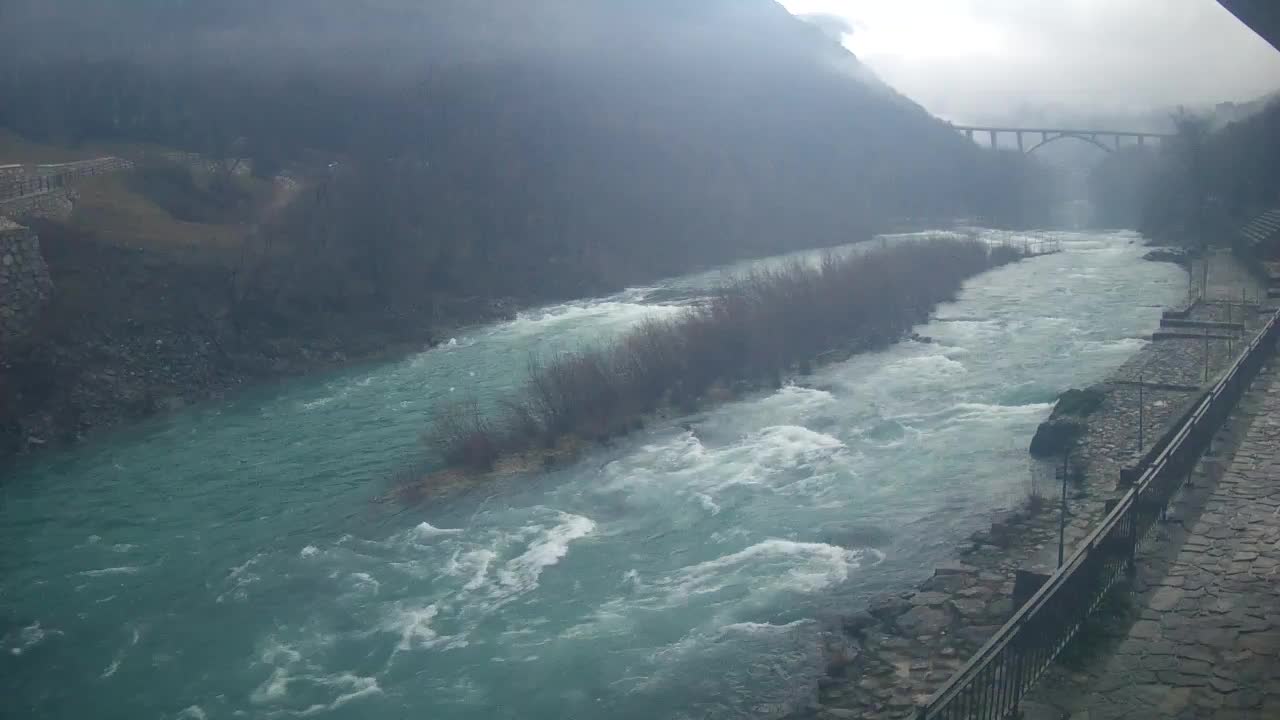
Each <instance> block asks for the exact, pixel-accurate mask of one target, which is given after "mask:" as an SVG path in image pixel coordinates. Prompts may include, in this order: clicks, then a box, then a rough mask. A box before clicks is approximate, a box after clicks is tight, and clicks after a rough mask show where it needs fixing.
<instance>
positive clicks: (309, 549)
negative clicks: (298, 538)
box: [298, 545, 320, 558]
mask: <svg viewBox="0 0 1280 720" xmlns="http://www.w3.org/2000/svg"><path fill="white" fill-rule="evenodd" d="M319 554H320V548H318V547H316V546H315V545H308V546H306V547H304V548H302V549H301V550H299V551H298V557H300V558H309V557H315V556H316V555H319Z"/></svg>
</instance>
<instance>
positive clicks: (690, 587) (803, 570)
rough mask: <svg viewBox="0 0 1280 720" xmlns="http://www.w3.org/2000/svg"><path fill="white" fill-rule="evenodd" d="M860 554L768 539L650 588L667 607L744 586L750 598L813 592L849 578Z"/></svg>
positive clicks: (695, 566)
mask: <svg viewBox="0 0 1280 720" xmlns="http://www.w3.org/2000/svg"><path fill="white" fill-rule="evenodd" d="M862 554H863V553H862V551H861V550H849V549H846V548H842V547H838V546H836V545H828V544H826V543H809V542H795V541H792V540H779V539H770V540H764V541H762V542H758V543H756V544H754V545H751V546H750V547H747V548H745V549H743V550H739V551H738V552H735V553H730V554H728V555H723V556H721V557H718V558H715V559H714V560H708V561H706V562H701V563H698V564H696V565H692V566H689V567H686V568H683V569H681V570H680V571H678V572H676V573H674V574H673V575H671V576H669V577H666V578H663V579H662V580H660V581H658V582H656V583H654V586H655V587H657V588H660V589H662V590H663V592H664V593H665V598H664V602H665V603H666V604H667V605H668V606H670V605H677V604H683V603H685V602H688V601H689V599H690V598H691V597H694V596H699V595H710V594H713V593H717V592H719V591H721V590H724V589H726V588H729V587H733V586H739V585H746V586H748V592H749V593H752V594H755V593H761V592H774V591H787V592H797V593H813V592H817V591H819V590H822V589H824V588H827V587H830V586H832V585H835V584H837V583H841V582H844V581H845V580H846V579H848V577H849V570H850V568H856V567H858V566H859V563H860V560H861V558H862Z"/></svg>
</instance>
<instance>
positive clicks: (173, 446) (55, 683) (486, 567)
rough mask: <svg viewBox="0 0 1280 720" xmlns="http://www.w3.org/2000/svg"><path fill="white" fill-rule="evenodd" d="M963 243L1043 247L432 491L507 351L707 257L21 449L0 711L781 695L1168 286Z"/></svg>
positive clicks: (621, 701)
mask: <svg viewBox="0 0 1280 720" xmlns="http://www.w3.org/2000/svg"><path fill="white" fill-rule="evenodd" d="M985 234H986V235H987V236H988V237H991V238H992V239H1004V238H1010V239H1014V240H1019V239H1022V238H1024V237H1030V238H1031V239H1040V238H1043V237H1049V238H1052V239H1059V240H1061V241H1062V242H1063V245H1064V248H1065V252H1063V253H1062V254H1059V255H1053V256H1047V257H1041V258H1037V259H1033V260H1029V261H1026V262H1023V263H1019V264H1015V265H1012V266H1008V267H1005V268H1001V269H999V270H996V271H993V272H990V273H987V274H985V275H982V276H980V277H978V278H975V279H974V280H972V281H970V282H969V283H968V284H967V285H966V287H965V290H964V291H963V293H962V294H961V296H960V298H959V299H958V300H957V301H956V302H954V303H949V304H946V305H944V306H942V307H940V308H939V309H938V311H937V313H936V314H935V317H934V318H933V319H932V320H931V321H930V322H929V323H927V324H925V325H922V326H920V327H919V328H917V332H919V333H920V334H921V335H922V336H927V337H928V338H930V340H929V341H925V342H904V343H900V344H898V345H895V346H893V347H890V348H888V349H885V350H883V351H879V352H875V353H868V354H865V355H860V356H857V357H854V358H851V359H850V360H848V361H846V362H842V363H838V364H834V365H830V366H826V367H821V368H819V369H817V371H816V372H814V373H813V374H812V375H811V376H809V377H806V378H803V379H802V382H799V383H795V384H790V385H787V386H785V387H783V388H781V389H779V390H777V391H770V392H761V393H759V394H756V395H753V396H751V397H748V398H745V399H742V400H739V401H735V402H732V403H729V404H726V405H723V406H720V407H716V408H712V409H709V410H707V411H705V412H701V413H698V414H695V415H693V416H689V417H684V418H678V419H674V420H672V421H670V422H664V423H656V424H651V425H650V426H649V427H648V428H647V429H645V430H644V431H642V432H640V433H638V434H635V435H633V436H631V437H628V438H625V439H624V440H622V441H620V442H617V443H616V444H614V445H613V446H611V447H607V448H600V449H597V450H594V451H592V452H590V453H588V454H587V455H586V456H585V457H583V458H582V459H581V460H580V461H579V462H576V463H574V464H572V465H571V466H568V467H564V468H559V469H556V470H554V471H552V472H545V473H543V472H539V473H535V474H530V475H527V476H520V477H515V478H509V479H507V480H504V481H502V482H500V483H495V484H492V485H488V486H484V487H478V488H476V489H475V490H473V491H472V492H469V493H467V494H466V495H464V496H463V497H459V498H455V499H451V500H450V501H448V502H445V503H434V504H428V505H426V506H416V507H406V506H403V505H398V504H395V503H385V502H375V500H376V499H377V498H379V497H381V496H382V495H384V494H385V492H386V490H387V487H388V482H389V479H390V478H392V477H395V476H397V474H399V473H403V472H405V471H406V470H408V469H410V468H414V467H417V466H418V465H419V464H420V461H421V458H422V457H423V453H424V449H423V447H422V445H421V444H420V439H419V436H420V434H421V432H422V431H423V430H424V429H425V428H426V427H427V425H428V423H429V420H430V417H431V413H432V409H433V408H434V407H438V406H439V405H440V404H441V403H443V402H446V401H447V400H449V399H450V398H455V397H457V393H461V392H471V391H477V392H479V393H480V395H481V396H482V397H483V398H486V399H493V398H496V397H498V396H500V395H501V394H502V393H504V392H507V391H509V390H510V389H512V388H513V387H515V386H516V385H517V384H518V381H519V378H520V374H521V370H522V368H523V367H524V366H525V363H526V360H527V357H528V355H529V353H530V352H548V351H554V350H555V349H558V348H574V347H581V346H582V345H584V344H589V343H593V342H598V341H600V340H601V339H604V338H608V337H610V336H612V335H614V334H616V333H619V332H622V331H624V330H625V329H626V328H627V327H630V326H632V325H634V324H635V323H637V322H639V321H640V320H641V319H643V318H646V317H652V316H655V315H658V316H661V315H670V314H674V313H677V312H679V311H680V310H681V308H683V307H685V306H686V305H687V304H688V303H689V302H691V301H693V300H695V299H696V298H697V297H698V296H699V294H700V293H701V292H704V291H705V290H706V289H707V288H709V287H712V286H714V284H715V283H716V282H717V281H718V279H719V277H720V276H719V275H718V273H715V272H713V273H704V274H700V275H696V276H689V277H685V278H677V279H674V280H672V281H670V282H666V283H661V284H659V285H656V286H654V287H649V288H636V289H632V290H628V291H626V292H624V293H619V294H618V295H615V296H612V297H608V298H603V299H596V300H584V301H579V302H572V303H565V304H561V305H556V306H552V307H547V308H541V309H536V310H530V311H527V312H524V313H521V314H520V316H519V317H517V318H516V319H514V320H512V321H511V322H506V323H500V324H496V325H491V326H484V327H477V328H473V329H470V330H466V331H462V332H460V333H459V334H458V337H456V338H455V339H454V340H455V341H454V342H449V343H446V344H445V345H442V346H441V347H439V348H437V349H434V350H431V351H429V352H425V353H421V354H419V355H417V356H414V357H411V358H407V359H405V360H403V361H401V362H396V363H390V364H385V365H378V366H367V367H357V368H352V369H350V370H348V371H345V372H342V373H338V374H335V375H332V376H329V377H323V378H310V379H305V380H299V381H294V382H289V383H285V384H283V385H281V386H279V387H275V388H269V389H267V388H264V389H259V390H256V391H253V392H250V393H247V394H245V395H244V396H241V397H238V398H235V399H233V400H231V401H229V402H227V403H223V404H219V405H211V406H206V407H201V408H196V409H193V410H191V411H187V412H183V413H180V414H177V415H174V416H170V417H167V418H162V419H157V420H155V421H153V422H149V423H147V424H144V425H143V426H140V427H138V428H135V429H132V430H130V431H127V432H123V433H119V434H115V435H110V436H105V437H102V438H100V439H98V440H96V441H94V442H92V443H90V444H87V445H84V446H82V447H79V448H75V449H72V450H70V451H66V452H61V453H50V454H48V455H46V456H44V457H42V458H39V459H38V460H37V461H35V462H33V463H31V464H28V465H25V466H22V467H20V468H19V470H18V473H17V475H16V476H15V477H11V478H7V479H6V482H5V483H4V484H3V486H2V487H0V493H3V495H2V502H0V547H3V548H4V550H3V551H0V572H2V575H0V623H2V624H0V632H2V633H3V636H2V638H0V689H2V690H3V692H4V694H5V696H6V698H7V700H6V702H7V703H8V705H9V707H10V708H11V711H12V712H13V716H14V717H19V716H39V717H45V718H83V717H108V716H120V717H126V716H127V717H157V718H191V719H196V718H235V717H250V718H258V717H261V718H288V717H323V718H348V717H350V718H357V717H358V718H384V717H385V718H402V717H407V716H417V717H427V718H433V719H434V718H440V719H452V718H468V719H469V718H476V719H479V718H485V719H489V718H548V719H550V718H566V717H578V718H597V717H599V718H605V717H608V718H744V717H776V716H779V715H782V714H784V713H785V712H787V711H788V710H791V709H795V708H797V707H800V706H803V705H804V704H805V703H806V702H807V701H808V699H809V698H810V697H812V693H813V690H814V687H815V684H816V682H817V679H818V677H819V676H820V675H821V673H822V671H823V658H822V653H821V638H820V636H821V633H822V632H823V630H824V628H826V627H828V626H829V625H830V623H831V622H832V621H833V620H834V619H835V618H838V617H839V616H840V615H841V614H844V613H848V612H851V611H853V610H856V609H857V608H859V607H861V606H862V605H864V604H865V603H866V602H867V601H868V599H869V598H871V597H872V596H874V595H876V594H878V593H881V592H886V591H894V590H901V589H905V588H907V587H909V586H910V585H911V584H913V583H914V582H917V581H918V580H920V579H922V578H923V577H926V576H927V575H928V574H929V573H930V572H931V570H932V567H933V566H934V565H935V564H937V563H939V562H942V561H945V560H947V559H949V558H950V557H951V556H952V554H953V552H954V550H955V548H956V547H957V544H958V542H959V541H960V539H961V538H963V537H965V536H966V535H967V534H969V533H970V532H972V531H973V530H975V529H978V528H980V527H982V526H983V525H984V524H985V523H987V522H988V521H989V518H990V516H991V514H992V513H993V512H995V511H996V510H999V509H1001V508H1004V507H1009V506H1011V505H1014V504H1016V503H1018V502H1020V500H1021V499H1022V497H1024V495H1025V493H1026V489H1027V483H1028V461H1027V454H1026V446H1027V443H1028V441H1029V439H1030V436H1031V433H1032V432H1033V431H1034V428H1035V426H1036V424H1037V423H1038V422H1039V421H1040V420H1041V419H1043V417H1044V416H1045V415H1047V413H1048V412H1049V409H1050V408H1051V403H1052V401H1053V399H1054V397H1055V396H1056V394H1057V393H1058V392H1060V391H1061V390H1063V389H1065V388H1068V387H1072V386H1081V385H1085V384H1088V383H1090V382H1094V381H1097V380H1099V379H1101V378H1102V377H1104V376H1105V375H1106V374H1107V373H1108V372H1109V371H1111V370H1112V369H1114V368H1115V367H1117V366H1119V364H1121V363H1122V362H1123V361H1124V360H1125V359H1126V358H1127V357H1128V356H1129V355H1130V354H1132V352H1133V351H1134V350H1135V349H1136V348H1138V347H1140V346H1141V344H1142V343H1143V342H1145V340H1144V339H1143V338H1144V337H1145V336H1146V335H1147V334H1149V333H1150V332H1151V330H1152V329H1153V328H1155V327H1156V325H1157V324H1158V318H1159V313H1160V308H1161V306H1163V305H1166V304H1170V303H1172V302H1174V301H1176V300H1177V299H1178V298H1179V297H1181V296H1182V294H1183V293H1184V292H1185V282H1186V279H1185V275H1184V274H1183V273H1182V271H1181V270H1179V269H1177V268H1176V267H1175V266H1172V265H1165V264H1155V263H1147V262H1143V261H1141V260H1140V259H1139V258H1140V256H1141V254H1142V253H1143V252H1144V249H1143V248H1141V246H1140V245H1139V244H1137V243H1135V240H1136V236H1134V235H1132V234H1127V233H1105V234H1079V233H1051V234H1046V233H1040V234H1033V235H1030V236H1023V235H1009V234H1000V233H992V232H985ZM811 257H816V255H811ZM761 262H766V263H767V262H774V260H766V261H761ZM747 266H748V265H739V266H735V269H739V270H740V269H742V268H743V267H747Z"/></svg>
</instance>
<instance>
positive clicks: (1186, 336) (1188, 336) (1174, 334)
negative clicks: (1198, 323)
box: [1151, 330, 1238, 341]
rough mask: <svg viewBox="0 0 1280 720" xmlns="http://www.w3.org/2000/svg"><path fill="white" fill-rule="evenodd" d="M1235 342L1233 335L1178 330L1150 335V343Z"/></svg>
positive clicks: (1160, 331) (1235, 338) (1162, 331)
mask: <svg viewBox="0 0 1280 720" xmlns="http://www.w3.org/2000/svg"><path fill="white" fill-rule="evenodd" d="M1205 338H1208V339H1209V340H1237V339H1238V338H1237V337H1236V336H1235V335H1213V334H1210V335H1206V334H1204V333H1202V332H1193V331H1179V330H1158V331H1156V332H1153V333H1151V339H1152V341H1158V340H1204V339H1205Z"/></svg>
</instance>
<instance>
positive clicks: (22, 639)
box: [5, 620, 63, 656]
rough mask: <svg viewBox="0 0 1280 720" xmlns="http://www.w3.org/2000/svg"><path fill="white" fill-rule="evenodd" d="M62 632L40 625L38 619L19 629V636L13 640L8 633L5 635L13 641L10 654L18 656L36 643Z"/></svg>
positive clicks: (10, 645)
mask: <svg viewBox="0 0 1280 720" xmlns="http://www.w3.org/2000/svg"><path fill="white" fill-rule="evenodd" d="M62 634H63V633H62V631H61V630H55V629H53V628H48V629H46V628H43V627H40V621H39V620H37V621H36V622H34V623H31V624H30V625H28V626H26V627H24V628H22V629H21V630H19V631H18V636H17V637H16V638H13V639H12V641H10V638H9V636H8V635H6V636H5V640H6V641H9V642H10V643H11V644H9V647H8V650H9V654H10V655H15V656H16V655H21V654H22V653H24V652H26V651H28V650H30V649H31V648H33V647H35V646H36V645H39V644H40V643H42V642H44V641H45V639H46V638H49V637H53V636H57V635H62Z"/></svg>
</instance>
